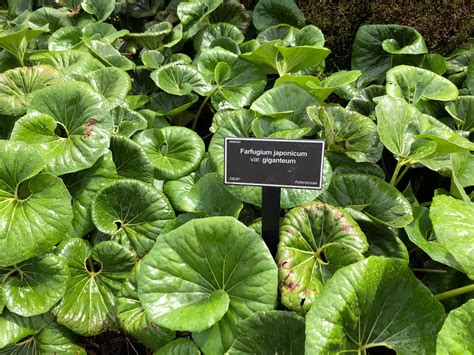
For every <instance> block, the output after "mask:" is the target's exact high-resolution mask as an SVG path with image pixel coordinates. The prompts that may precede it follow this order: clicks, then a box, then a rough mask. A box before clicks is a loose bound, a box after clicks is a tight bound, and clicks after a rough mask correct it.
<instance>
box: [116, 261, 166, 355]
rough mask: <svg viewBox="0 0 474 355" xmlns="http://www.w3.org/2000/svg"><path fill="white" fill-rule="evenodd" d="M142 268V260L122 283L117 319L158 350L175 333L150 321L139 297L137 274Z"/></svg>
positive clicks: (133, 333)
mask: <svg viewBox="0 0 474 355" xmlns="http://www.w3.org/2000/svg"><path fill="white" fill-rule="evenodd" d="M140 270H141V261H139V262H138V263H137V264H136V265H135V267H134V268H133V270H132V272H131V273H130V276H129V277H128V278H127V280H126V281H125V282H124V283H123V285H122V289H121V290H120V293H119V294H118V296H117V319H118V322H119V325H120V327H121V328H122V329H124V330H125V331H126V332H127V333H128V334H130V335H132V336H133V337H135V338H136V339H138V340H140V342H141V343H143V344H144V345H145V346H146V347H148V348H151V349H153V350H156V349H158V348H160V347H162V346H163V345H165V344H166V343H168V342H170V341H171V340H173V338H174V336H175V334H174V332H172V331H170V330H167V329H165V328H161V327H158V326H157V325H156V324H155V323H151V322H149V321H148V319H147V316H146V314H145V310H144V309H143V306H142V304H141V302H140V300H139V299H138V281H137V275H139V274H140Z"/></svg>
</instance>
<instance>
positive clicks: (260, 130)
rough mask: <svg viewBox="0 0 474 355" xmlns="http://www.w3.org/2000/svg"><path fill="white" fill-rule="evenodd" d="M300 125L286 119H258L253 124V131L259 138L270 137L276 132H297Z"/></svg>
mask: <svg viewBox="0 0 474 355" xmlns="http://www.w3.org/2000/svg"><path fill="white" fill-rule="evenodd" d="M296 129H298V125H297V124H296V123H294V122H292V121H290V120H288V119H286V118H271V117H265V116H264V117H258V118H256V119H255V120H254V121H253V122H252V131H253V133H254V134H255V137H257V138H263V137H269V136H271V135H272V134H274V133H276V132H281V131H288V130H296Z"/></svg>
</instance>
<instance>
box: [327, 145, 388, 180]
mask: <svg viewBox="0 0 474 355" xmlns="http://www.w3.org/2000/svg"><path fill="white" fill-rule="evenodd" d="M324 156H325V157H326V158H327V159H328V160H329V163H330V164H331V167H332V169H333V170H334V174H343V173H362V174H369V175H374V176H377V177H379V178H381V179H385V172H384V171H383V169H382V168H381V167H380V166H378V165H377V164H374V163H357V162H356V161H355V160H353V159H351V158H349V157H348V156H347V155H345V154H344V153H336V152H329V151H326V152H324Z"/></svg>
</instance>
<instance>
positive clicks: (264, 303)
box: [138, 217, 277, 351]
mask: <svg viewBox="0 0 474 355" xmlns="http://www.w3.org/2000/svg"><path fill="white" fill-rule="evenodd" d="M276 286H277V270H276V265H275V263H274V261H273V259H272V257H271V255H270V253H269V251H268V249H267V247H266V246H265V244H264V242H263V241H262V239H261V238H260V237H259V236H258V235H257V234H256V233H255V232H254V231H253V230H251V229H250V228H247V227H245V226H244V225H243V224H241V223H240V222H238V221H237V220H236V219H234V218H232V217H209V218H201V219H193V220H191V221H189V222H188V223H186V224H184V225H182V226H181V227H179V228H177V229H175V230H173V231H171V232H169V233H167V234H164V235H162V236H160V238H158V239H157V241H156V243H155V246H154V247H153V249H152V250H151V251H150V253H149V254H148V255H147V256H146V257H145V258H144V259H143V265H142V272H141V274H140V275H139V277H138V292H139V296H140V300H141V302H142V303H143V306H144V308H145V310H146V312H147V315H148V317H149V319H150V320H151V321H154V322H155V323H157V324H158V325H162V326H164V327H167V328H169V329H174V330H188V331H204V330H206V329H208V328H209V327H211V326H213V325H214V324H216V323H217V322H219V321H221V322H224V323H223V326H224V327H225V326H227V327H228V326H230V325H231V326H232V328H234V329H235V326H236V322H237V321H238V320H240V319H242V318H246V317H248V316H249V315H251V314H252V313H253V312H256V311H259V310H271V309H273V307H274V306H275V303H276ZM221 319H222V320H221ZM232 328H231V329H228V330H227V332H232ZM229 346H230V343H229V344H227V348H228V347H229ZM225 350H226V349H223V351H225Z"/></svg>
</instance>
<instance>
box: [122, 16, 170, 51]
mask: <svg viewBox="0 0 474 355" xmlns="http://www.w3.org/2000/svg"><path fill="white" fill-rule="evenodd" d="M172 31H173V25H172V24H171V23H169V22H167V21H164V22H160V23H157V24H156V25H153V26H151V27H150V28H148V29H147V30H146V31H144V32H140V33H129V34H128V35H127V36H128V37H129V38H133V39H135V40H136V41H137V42H138V43H140V45H142V46H143V47H144V48H146V49H158V48H160V47H161V45H162V42H163V40H164V39H165V38H166V36H168V35H169V34H170V33H171V32H172Z"/></svg>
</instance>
